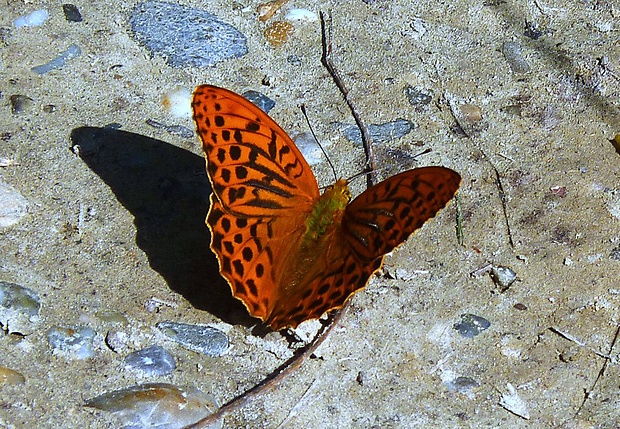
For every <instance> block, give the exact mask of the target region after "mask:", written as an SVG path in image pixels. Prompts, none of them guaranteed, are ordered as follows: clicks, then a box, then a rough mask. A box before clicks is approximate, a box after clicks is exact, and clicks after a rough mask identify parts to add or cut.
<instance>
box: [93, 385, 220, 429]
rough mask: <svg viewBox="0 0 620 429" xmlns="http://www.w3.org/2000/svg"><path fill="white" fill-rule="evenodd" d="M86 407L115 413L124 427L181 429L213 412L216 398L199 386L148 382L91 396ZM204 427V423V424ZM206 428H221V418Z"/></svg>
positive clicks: (135, 428) (216, 406) (215, 407)
mask: <svg viewBox="0 0 620 429" xmlns="http://www.w3.org/2000/svg"><path fill="white" fill-rule="evenodd" d="M84 405H85V406H87V407H91V408H96V409H98V410H103V411H108V412H111V413H114V414H115V415H116V416H117V417H118V418H119V419H120V421H121V423H122V424H123V425H124V427H125V428H134V429H137V428H161V429H163V428H166V429H180V428H183V427H185V426H188V425H191V424H193V423H196V422H197V421H198V420H200V419H202V418H204V417H206V416H208V415H209V414H212V413H213V412H214V411H215V410H217V408H218V405H217V403H216V402H215V399H213V397H211V396H210V395H207V394H205V393H203V392H201V391H200V390H198V389H196V388H181V387H177V386H175V385H173V384H167V383H147V384H142V385H137V386H131V387H128V388H126V389H121V390H116V391H114V392H109V393H105V394H103V395H100V396H97V397H96V398H92V399H90V400H88V401H86V403H85V404H84ZM201 427H203V426H201ZM206 427H207V428H212V429H216V428H221V427H222V422H221V420H220V421H219V422H216V423H214V424H213V425H211V426H206Z"/></svg>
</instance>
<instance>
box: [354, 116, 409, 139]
mask: <svg viewBox="0 0 620 429" xmlns="http://www.w3.org/2000/svg"><path fill="white" fill-rule="evenodd" d="M414 128H415V125H414V123H413V122H410V121H408V120H406V119H397V120H395V121H392V122H386V123H384V124H379V125H374V124H373V125H369V126H368V133H369V134H370V138H371V139H372V141H373V143H375V144H377V143H387V142H389V141H392V140H397V139H399V138H401V137H403V136H405V135H407V134H409V133H410V132H411V131H413V129H414ZM342 132H343V134H344V136H345V137H346V138H347V140H349V141H351V142H353V143H356V144H362V133H361V132H360V129H359V128H358V127H357V125H347V126H346V127H345V128H344V129H343V131H342Z"/></svg>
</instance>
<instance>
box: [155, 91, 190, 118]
mask: <svg viewBox="0 0 620 429" xmlns="http://www.w3.org/2000/svg"><path fill="white" fill-rule="evenodd" d="M191 100H192V94H190V92H189V91H188V90H187V88H183V87H179V88H175V89H173V90H171V91H168V92H166V93H165V94H164V96H163V97H162V100H161V104H162V105H163V106H164V110H166V111H167V112H168V113H170V114H171V115H172V116H175V117H177V118H191V117H192V101H191Z"/></svg>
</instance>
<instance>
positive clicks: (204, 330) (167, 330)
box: [156, 322, 228, 356]
mask: <svg viewBox="0 0 620 429" xmlns="http://www.w3.org/2000/svg"><path fill="white" fill-rule="evenodd" d="M156 326H157V328H159V330H160V331H161V332H163V333H164V334H165V335H166V336H168V337H169V338H170V339H172V340H173V341H176V342H177V343H179V344H181V345H182V346H184V347H186V348H188V349H190V350H193V351H195V352H198V353H203V354H205V355H207V356H220V355H222V354H223V353H224V352H225V351H226V349H227V348H228V337H227V336H226V334H224V333H223V332H222V331H220V330H219V329H215V328H212V327H210V326H201V325H189V324H186V323H176V322H160V323H158V324H157V325H156Z"/></svg>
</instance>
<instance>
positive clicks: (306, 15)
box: [285, 9, 319, 22]
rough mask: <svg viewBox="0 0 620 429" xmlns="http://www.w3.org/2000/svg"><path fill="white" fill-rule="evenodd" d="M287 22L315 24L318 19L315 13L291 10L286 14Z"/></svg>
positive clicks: (304, 10)
mask: <svg viewBox="0 0 620 429" xmlns="http://www.w3.org/2000/svg"><path fill="white" fill-rule="evenodd" d="M285 18H286V19H288V20H289V21H302V22H316V21H318V20H319V17H318V15H317V14H316V13H314V12H312V11H311V10H308V9H291V10H289V11H288V12H287V13H286V16H285Z"/></svg>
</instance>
